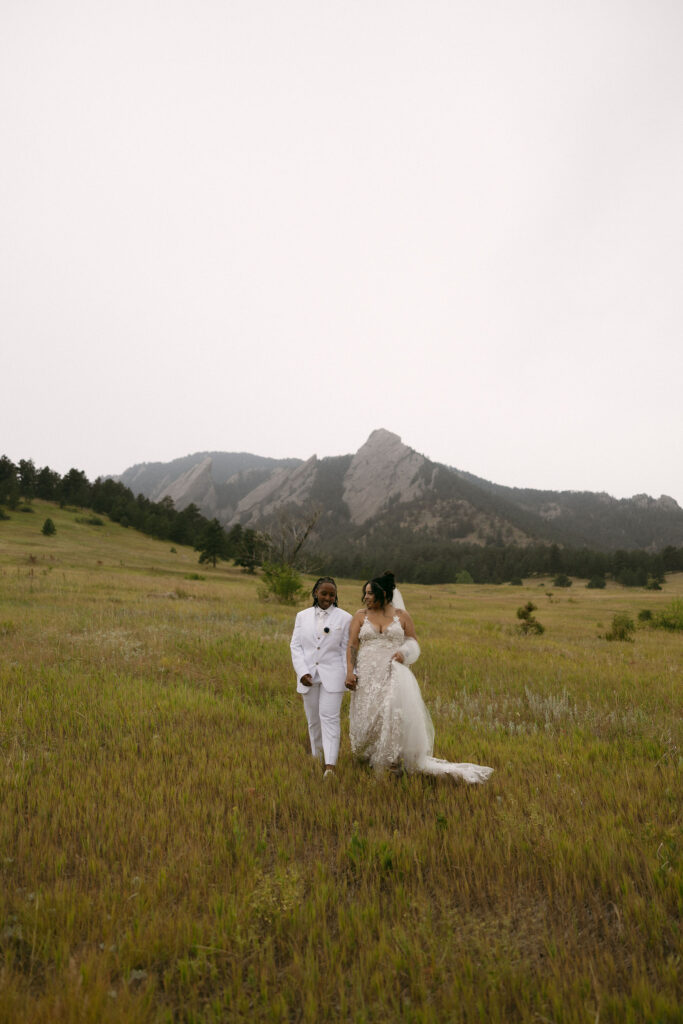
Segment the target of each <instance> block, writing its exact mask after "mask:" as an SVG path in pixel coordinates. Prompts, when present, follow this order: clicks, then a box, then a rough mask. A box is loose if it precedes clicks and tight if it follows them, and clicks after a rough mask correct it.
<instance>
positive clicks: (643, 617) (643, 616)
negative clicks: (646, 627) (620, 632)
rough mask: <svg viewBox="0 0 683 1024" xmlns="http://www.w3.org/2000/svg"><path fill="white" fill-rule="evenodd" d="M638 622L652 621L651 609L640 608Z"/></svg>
mask: <svg viewBox="0 0 683 1024" xmlns="http://www.w3.org/2000/svg"><path fill="white" fill-rule="evenodd" d="M638 622H652V609H651V608H641V610H640V611H639V612H638Z"/></svg>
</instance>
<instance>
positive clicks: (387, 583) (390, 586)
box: [361, 572, 396, 608]
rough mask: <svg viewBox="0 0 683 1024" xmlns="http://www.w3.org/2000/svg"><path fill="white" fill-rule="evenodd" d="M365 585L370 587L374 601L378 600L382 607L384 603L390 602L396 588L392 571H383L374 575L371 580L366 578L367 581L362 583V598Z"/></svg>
mask: <svg viewBox="0 0 683 1024" xmlns="http://www.w3.org/2000/svg"><path fill="white" fill-rule="evenodd" d="M367 587H370V590H371V591H372V596H373V597H374V599H375V600H376V601H379V603H380V604H381V606H382V608H384V606H385V604H391V599H392V597H393V596H394V590H395V589H396V581H395V579H394V574H393V572H385V573H384V574H383V575H382V576H374V577H373V578H372V579H371V580H368V581H367V583H364V584H363V594H362V598H364V597H365V590H366V588H367ZM362 598H361V599H362Z"/></svg>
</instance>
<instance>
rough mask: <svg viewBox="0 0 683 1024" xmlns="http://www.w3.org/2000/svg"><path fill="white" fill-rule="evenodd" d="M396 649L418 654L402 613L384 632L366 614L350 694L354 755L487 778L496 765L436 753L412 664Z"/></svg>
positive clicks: (380, 764)
mask: <svg viewBox="0 0 683 1024" xmlns="http://www.w3.org/2000/svg"><path fill="white" fill-rule="evenodd" d="M398 650H400V651H401V652H402V654H403V656H404V659H405V662H410V663H412V662H414V661H416V660H417V658H418V657H419V653H420V648H419V646H418V643H417V641H416V640H412V639H408V640H406V637H405V634H404V632H403V627H402V626H401V623H400V620H399V617H398V615H395V616H394V620H393V622H391V623H390V624H389V626H387V628H386V629H385V630H384V631H383V632H381V633H380V632H379V630H377V629H375V627H374V626H373V625H372V623H371V622H370V620H369V619H368V617H367V615H366V617H365V621H364V622H363V624H362V626H361V628H360V633H359V648H358V660H357V663H356V675H357V677H358V684H357V686H356V689H355V691H354V692H353V693H352V695H351V708H350V712H349V732H350V738H351V749H352V751H353V753H354V755H355V756H356V757H357V758H359V759H360V760H362V761H369V762H370V764H371V765H372V767H373V768H377V769H380V770H381V769H386V768H391V767H395V766H398V765H401V766H402V767H403V768H404V770H405V771H407V772H420V773H423V774H426V775H453V776H455V777H456V778H460V779H464V780H465V782H471V783H478V782H486V780H487V779H488V778H489V776H490V775H491V774H492V772H493V768H486V767H484V766H483V765H478V764H468V763H465V764H455V763H454V762H452V761H443V760H441V758H438V757H432V751H433V749H434V726H433V725H432V719H431V715H430V714H429V711H428V710H427V707H426V705H425V702H424V701H423V700H422V694H421V693H420V687H419V685H418V682H417V679H416V678H415V676H414V675H413V673H412V672H411V671H410V669H409V668H408V665H407V664H406V663H405V662H404V663H403V664H401V662H399V661H392V657H393V655H394V654H395V653H396V652H397V651H398Z"/></svg>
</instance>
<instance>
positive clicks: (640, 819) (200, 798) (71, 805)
mask: <svg viewBox="0 0 683 1024" xmlns="http://www.w3.org/2000/svg"><path fill="white" fill-rule="evenodd" d="M35 507H36V512H35V513H34V514H21V513H17V514H15V515H14V516H13V518H12V520H11V521H10V522H2V523H0V643H1V645H2V647H1V651H2V655H1V662H0V792H1V793H2V805H3V806H2V816H1V818H0V872H1V875H0V877H1V880H2V885H1V887H0V955H1V960H0V963H1V966H0V1020H2V1021H36V1022H46V1024H47V1022H50V1024H61V1022H74V1021H79V1022H80V1021H92V1022H123V1021H125V1022H162V1021H168V1022H181V1021H182V1022H188V1024H189V1022H200V1021H202V1022H203V1021H207V1022H208V1021H215V1022H219V1021H242V1020H244V1021H311V1022H313V1021H316V1022H321V1021H359V1022H368V1024H370V1022H373V1024H374V1022H386V1021H410V1022H416V1024H417V1022H425V1024H426V1022H439V1024H443V1022H445V1021H466V1022H474V1021H477V1022H507V1021H529V1022H531V1021H553V1022H556V1024H560V1022H584V1021H591V1022H595V1021H599V1022H600V1024H606V1022H614V1024H622V1022H625V1021H626V1022H628V1021H630V1022H634V1024H635V1022H640V1021H661V1022H668V1024H670V1022H674V1021H680V1020H681V1014H680V1009H679V1007H680V1001H681V989H682V985H681V975H680V972H681V931H680V921H681V909H682V906H683V878H682V871H681V834H680V811H681V786H680V778H681V763H682V762H681V750H680V743H681V735H680V730H681V715H680V712H681V669H682V667H683V651H682V648H683V639H682V637H681V636H680V635H679V634H675V633H667V632H664V631H660V630H657V631H655V630H650V629H646V628H639V629H638V631H637V634H636V640H635V643H633V644H619V643H608V642H607V641H606V640H605V639H604V636H605V634H606V633H607V632H608V630H609V626H610V622H611V620H612V617H613V615H614V614H616V613H617V612H621V611H627V612H629V613H630V614H631V615H632V616H633V617H634V618H635V617H636V616H637V612H638V611H639V610H640V609H641V608H650V609H652V610H658V609H660V608H662V607H664V606H665V605H666V604H667V603H668V602H670V601H671V599H672V597H674V596H676V595H678V596H680V595H681V594H683V579H681V578H678V579H670V580H669V581H668V582H667V584H666V586H665V588H664V591H663V592H662V593H661V594H660V593H656V592H646V591H637V592H633V591H627V590H624V589H622V588H617V587H615V586H608V588H607V589H606V590H605V591H595V590H586V589H585V587H582V586H580V585H579V584H578V583H575V585H574V586H573V587H572V588H571V589H570V590H568V591H562V592H559V591H555V592H552V588H550V587H549V586H548V585H547V581H546V582H545V583H543V584H542V585H540V584H539V581H533V582H531V583H529V584H528V585H527V586H525V587H521V588H520V587H492V586H491V587H477V586H459V587H452V586H445V587H418V586H412V587H411V586H405V587H402V591H403V592H404V597H405V598H406V602H407V604H408V608H409V610H410V611H411V613H412V614H413V617H414V619H415V622H416V626H417V630H418V636H419V638H420V641H421V644H422V648H423V656H422V658H421V659H420V661H419V662H418V663H417V665H416V674H417V676H418V678H419V679H420V682H421V684H422V687H423V692H424V695H425V699H426V700H427V702H428V704H429V706H430V708H431V710H432V714H433V718H434V723H435V728H436V747H435V753H436V754H437V755H438V756H441V757H447V758H449V759H453V760H472V761H478V762H480V763H484V764H490V765H492V766H493V767H494V768H495V769H496V771H495V774H494V776H493V778H492V780H491V782H490V783H488V784H487V785H486V786H484V787H481V788H476V789H470V788H467V787H465V786H464V785H461V784H457V783H455V782H454V781H453V780H448V779H441V780H438V779H427V778H419V777H418V778H405V777H404V778H403V779H400V780H396V779H394V778H375V777H373V775H372V774H371V773H370V772H369V771H367V770H366V769H365V768H363V767H361V766H359V765H356V764H355V763H353V761H352V760H351V757H350V753H349V748H348V740H347V739H346V736H345V737H344V740H343V746H342V753H341V757H340V765H339V772H338V778H337V780H336V781H335V782H334V783H332V784H328V783H325V784H323V782H322V779H321V772H320V769H319V768H318V766H317V765H314V764H312V763H311V758H310V756H309V755H308V753H307V737H306V727H305V720H304V715H303V711H302V709H301V707H300V703H299V699H298V697H297V696H296V693H295V689H294V679H293V673H292V670H291V664H290V659H289V646H288V642H289V636H290V631H291V627H292V623H293V612H292V610H290V609H286V608H282V607H279V606H276V605H268V604H262V603H260V602H259V601H258V599H257V580H256V579H254V578H249V577H247V576H243V575H242V574H240V573H238V572H237V571H235V570H234V569H232V568H230V567H227V566H221V567H219V568H218V569H217V570H215V571H213V570H209V569H203V568H200V567H198V565H197V562H196V557H197V556H196V554H195V553H194V552H192V551H189V550H187V549H178V551H177V552H176V553H172V552H171V551H170V546H169V545H168V544H165V543H160V542H154V541H152V540H150V539H149V538H144V537H141V536H139V535H136V534H133V533H131V532H130V531H126V530H124V529H122V528H121V527H119V526H116V525H114V524H110V523H108V524H106V525H105V526H104V527H94V526H89V525H86V524H83V523H78V522H76V519H77V514H76V513H75V512H72V511H68V510H59V509H55V508H54V506H47V505H41V504H40V503H38V502H36V503H35ZM46 515H50V516H51V517H52V518H53V520H54V522H55V524H56V526H57V533H56V535H55V536H54V537H52V538H45V537H43V536H42V535H41V534H40V526H41V525H42V522H43V519H44V518H45V516H46ZM197 575H200V576H202V577H204V578H201V579H196V578H192V577H195V576H197ZM340 596H341V603H342V605H343V606H344V607H347V608H348V609H349V610H352V611H353V610H355V608H356V607H357V606H358V605H359V598H360V585H359V584H358V583H357V582H353V581H341V582H340ZM530 599H532V600H533V601H534V603H535V604H536V605H537V606H538V610H537V612H536V613H535V614H536V616H537V618H538V619H539V620H540V621H541V622H542V623H543V625H544V626H545V627H546V632H545V633H544V634H543V635H542V636H540V637H522V636H520V635H519V633H518V632H517V630H516V624H517V620H516V616H515V612H516V609H517V607H518V606H519V605H521V604H523V603H525V602H526V601H527V600H530ZM345 714H346V712H345ZM345 732H346V727H345Z"/></svg>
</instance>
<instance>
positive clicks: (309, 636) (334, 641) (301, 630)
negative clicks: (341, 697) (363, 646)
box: [289, 607, 351, 693]
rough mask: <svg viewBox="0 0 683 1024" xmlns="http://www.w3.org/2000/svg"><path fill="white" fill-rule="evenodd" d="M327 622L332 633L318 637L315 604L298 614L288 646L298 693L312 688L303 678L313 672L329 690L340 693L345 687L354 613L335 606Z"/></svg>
mask: <svg viewBox="0 0 683 1024" xmlns="http://www.w3.org/2000/svg"><path fill="white" fill-rule="evenodd" d="M326 623H327V627H328V629H329V633H324V632H322V631H321V633H320V636H319V637H318V635H317V630H316V624H315V608H314V607H311V608H306V609H305V610H304V611H302V612H299V614H298V615H297V617H296V621H295V623H294V632H293V633H292V640H291V643H290V645H289V646H290V648H291V651H292V665H293V666H294V671H295V672H296V688H297V692H298V693H308V691H309V690H310V687H309V686H304V685H303V683H302V682H301V677H302V676H305V675H308V674H309V673H310V674H311V676H312V677H313V679H315V678H316V672H317V674H318V677H319V679H320V682H321V683H322V685H323V686H324V687H325V689H326V690H330V691H332V692H333V693H334V692H336V693H338V692H339V691H340V690H343V689H344V682H345V681H346V648H347V647H348V645H349V626H350V624H351V616H350V615H349V613H348V612H345V611H344V610H343V609H342V608H334V607H332V608H330V609H329V611H328V613H327V619H326Z"/></svg>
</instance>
